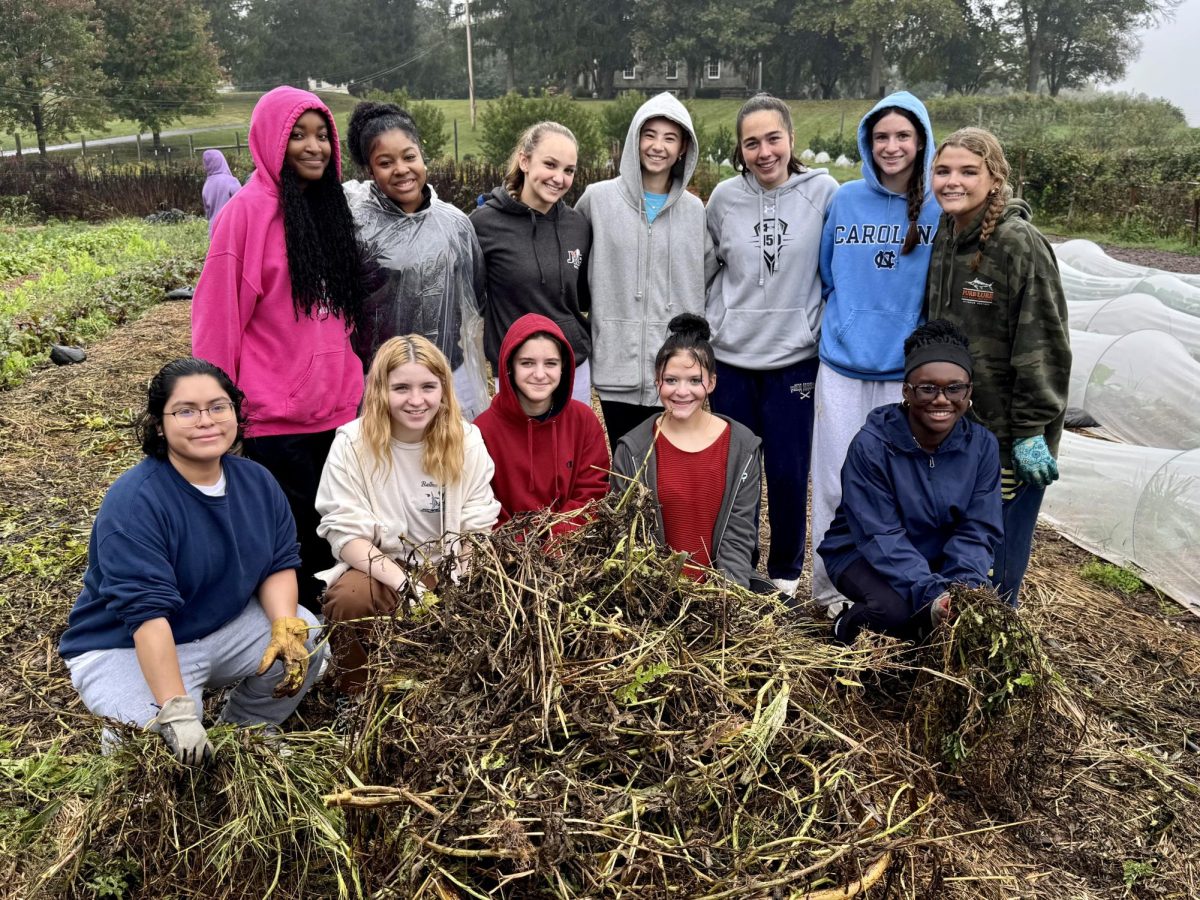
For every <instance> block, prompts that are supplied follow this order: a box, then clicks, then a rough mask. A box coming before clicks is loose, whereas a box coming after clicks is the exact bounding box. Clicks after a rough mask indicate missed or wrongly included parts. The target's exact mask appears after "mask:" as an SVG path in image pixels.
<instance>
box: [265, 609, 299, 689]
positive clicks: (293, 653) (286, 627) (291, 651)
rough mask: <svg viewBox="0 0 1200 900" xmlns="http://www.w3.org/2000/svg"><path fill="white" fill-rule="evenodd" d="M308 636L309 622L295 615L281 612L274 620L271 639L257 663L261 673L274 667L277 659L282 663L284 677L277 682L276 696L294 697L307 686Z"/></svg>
mask: <svg viewBox="0 0 1200 900" xmlns="http://www.w3.org/2000/svg"><path fill="white" fill-rule="evenodd" d="M307 637H308V623H307V622H305V621H304V620H303V619H297V618H295V617H294V616H280V617H279V618H278V619H276V620H275V621H274V622H272V623H271V641H270V643H269V644H267V652H266V653H264V654H263V658H262V662H261V663H259V666H258V674H259V675H262V674H263V673H265V672H266V671H267V669H269V668H271V664H272V663H274V662H275V660H277V659H278V660H279V661H280V662H282V663H283V678H281V679H280V680H279V684H277V685H275V690H274V691H273V693H274V695H275V696H276V697H294V696H295V695H296V692H297V691H298V690H300V688H301V687H303V686H304V678H305V676H307V675H308V648H307V647H305V646H304V641H305V639H306V638H307Z"/></svg>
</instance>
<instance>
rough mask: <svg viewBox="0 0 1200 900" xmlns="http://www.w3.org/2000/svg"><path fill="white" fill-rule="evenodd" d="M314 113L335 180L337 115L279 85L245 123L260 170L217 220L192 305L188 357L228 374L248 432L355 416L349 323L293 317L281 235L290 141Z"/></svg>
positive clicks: (357, 368) (317, 425)
mask: <svg viewBox="0 0 1200 900" xmlns="http://www.w3.org/2000/svg"><path fill="white" fill-rule="evenodd" d="M310 109H315V110H317V111H318V112H321V113H323V114H324V115H325V118H326V120H327V121H328V122H329V127H330V135H329V137H330V143H331V145H332V149H333V153H332V156H331V157H330V159H329V164H330V165H332V166H336V167H337V168H336V169H335V171H336V172H337V174H338V178H339V180H340V178H341V173H342V164H341V151H340V145H339V144H338V137H337V131H336V129H335V128H334V126H333V115H332V114H331V113H330V112H329V109H328V107H326V106H325V104H324V103H322V102H321V99H320V98H319V97H318V96H317V95H316V94H310V93H309V92H308V91H302V90H299V89H298V88H294V87H287V86H284V87H277V88H275V89H274V90H272V91H269V92H267V93H266V94H263V96H262V98H261V99H259V101H258V103H257V104H256V105H255V107H254V112H253V114H252V115H251V117H250V139H249V142H248V143H249V144H250V153H251V155H252V156H253V157H254V164H255V166H256V167H257V168H256V169H255V170H254V174H253V175H252V176H250V180H249V182H247V183H246V186H245V187H244V188H242V189H241V190H240V191H238V192H237V193H236V194H234V196H233V198H232V199H231V200H230V201H229V202H228V203H227V204H225V207H224V209H222V210H221V216H220V219H219V220H218V221H217V222H216V223H215V227H214V230H213V236H212V243H211V244H209V248H208V258H207V259H205V261H204V269H203V271H202V272H201V274H200V281H199V283H198V284H197V285H196V295H195V298H194V299H193V301H192V354H193V355H194V356H198V357H200V358H201V359H207V360H208V361H209V362H211V363H214V364H216V365H218V366H220V367H221V368H222V369H224V370H225V371H226V372H227V373H228V374H229V377H230V378H232V379H233V380H234V383H236V384H237V386H238V387H239V388H241V389H242V390H243V391H244V392H245V394H246V405H245V408H246V416H247V419H248V423H247V426H246V434H247V435H248V436H250V437H267V436H270V435H277V434H314V433H316V432H319V431H328V430H329V429H331V428H337V427H338V426H339V425H344V424H345V423H346V422H349V421H350V420H351V419H353V418H354V415H355V409H356V408H357V406H358V401H359V399H360V398H361V397H362V391H363V370H362V363H361V362H359V359H358V357H357V356H356V355H355V353H354V350H353V349H352V348H351V346H350V337H349V334H348V333H347V326H346V323H345V322H343V321H342V320H341V319H340V318H337V317H335V316H331V315H328V314H321V313H319V312H317V311H314V312H313V315H312V316H306V315H304V314H303V313H301V314H300V317H299V318H297V317H296V313H295V308H294V306H293V304H292V280H291V276H290V275H289V273H288V259H287V246H286V245H285V244H284V238H283V206H282V203H281V202H280V184H279V174H280V172H282V171H283V164H284V156H285V153H286V151H287V145H288V136H289V135H290V134H291V131H292V126H293V125H294V124H295V123H296V120H297V119H299V118H300V116H302V115H304V113H306V112H308V110H310Z"/></svg>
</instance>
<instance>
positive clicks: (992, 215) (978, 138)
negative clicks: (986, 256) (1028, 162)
mask: <svg viewBox="0 0 1200 900" xmlns="http://www.w3.org/2000/svg"><path fill="white" fill-rule="evenodd" d="M947 147H960V148H962V149H963V150H966V151H967V152H968V153H971V154H974V155H975V156H978V157H979V158H980V159H982V160H983V167H984V168H985V169H986V170H987V173H988V174H989V175H991V176H992V179H993V180H994V181H995V182H996V183H995V184H994V185H993V186H992V189H991V190H990V191H988V200H987V209H986V211H985V212H984V214H983V226H982V227H981V228H980V230H979V250H977V251H976V253H975V256H974V257H973V258H972V259H971V271H972V272H975V271H977V270H978V269H979V265H980V263H982V262H983V249H984V246H985V245H986V244H987V242H988V240H989V239H990V238H991V236H992V232H993V231H995V230H996V225H997V224H998V223H999V222H1000V215H1001V213H1003V212H1004V207H1005V206H1007V205H1008V201H1009V200H1010V199H1011V198H1012V194H1013V191H1012V186H1011V185H1010V184H1009V183H1008V178H1009V175H1010V174H1011V173H1012V168H1011V167H1010V166H1009V164H1008V160H1007V159H1006V158H1005V156H1004V148H1003V147H1001V146H1000V141H999V140H998V139H997V138H996V136H995V135H994V134H992V133H991V132H990V131H987V130H985V129H983V128H960V129H959V130H958V131H956V132H954V133H953V134H951V135H950V136H949V137H948V138H946V139H945V140H944V141H942V143H941V146H939V147H938V156H940V155H941V153H942V151H943V150H945V149H946V148H947ZM934 162H935V163H936V162H937V156H935V157H934Z"/></svg>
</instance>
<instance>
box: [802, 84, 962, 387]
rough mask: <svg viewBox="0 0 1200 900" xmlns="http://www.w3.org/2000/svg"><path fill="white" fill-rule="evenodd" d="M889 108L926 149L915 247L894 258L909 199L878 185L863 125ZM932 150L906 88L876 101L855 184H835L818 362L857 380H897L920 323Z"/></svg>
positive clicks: (929, 238)
mask: <svg viewBox="0 0 1200 900" xmlns="http://www.w3.org/2000/svg"><path fill="white" fill-rule="evenodd" d="M889 106H895V107H899V108H901V109H906V110H909V111H910V112H912V113H914V114H915V115H916V116H917V118H918V120H919V121H920V122H921V125H922V128H923V130H924V132H925V134H924V144H925V152H924V159H923V161H922V164H923V167H924V170H925V202H924V205H923V206H922V207H921V215H920V217H919V218H918V219H917V227H918V228H919V229H920V231H919V238H918V241H917V245H916V246H915V247H913V249H912V250H911V251H909V252H908V253H907V254H905V255H903V256H902V255H901V254H900V248H901V246H902V245H903V243H904V236H905V234H906V233H907V232H908V198H907V197H906V196H905V195H904V194H895V193H892V192H891V191H889V190H888V189H887V188H885V187H884V186H883V184H881V183H880V181H879V175H878V173H877V172H876V171H875V160H874V157H873V156H872V154H871V135H870V134H869V133H868V131H867V120H868V119H870V118H871V115H872V114H874V113H875V112H876V110H880V109H884V108H886V107H889ZM936 151H937V146H936V144H935V141H934V137H933V129H932V127H931V126H930V124H929V113H927V112H926V111H925V106H924V104H922V103H921V101H920V100H918V99H917V98H916V97H914V96H913V95H912V94H910V93H908V91H899V92H897V93H895V94H891V95H889V96H887V97H884V98H883V99H882V100H880V101H879V102H878V103H877V104H875V107H874V108H873V109H872V110H871V112H869V113H867V115H865V116H864V117H863V120H862V122H860V123H859V126H858V152H859V155H860V156H861V157H862V161H863V163H862V173H863V178H862V180H861V181H852V182H850V183H848V184H844V185H842V188H841V190H839V191H838V192H837V194H835V195H834V198H833V205H832V206H831V207H830V208H829V215H828V217H827V218H826V219H825V229H824V231H823V232H822V234H821V281H822V283H823V285H824V295H825V301H826V304H825V318H824V321H823V322H822V323H821V347H820V355H821V363H822V364H823V365H827V366H829V367H830V368H832V369H833V370H834V371H836V372H838V373H839V374H841V375H844V376H846V377H847V378H857V379H859V380H860V381H900V380H902V379H903V378H904V349H903V343H904V339H905V337H907V336H908V335H909V334H910V333H911V332H912V330H913V329H914V328H916V327H917V325H919V324H920V322H921V307H922V304H923V302H924V299H925V277H926V274H927V273H928V271H929V255H930V251H931V245H932V243H933V235H934V233H935V232H936V231H937V221H938V215H939V214H940V212H941V210H940V209H939V208H938V205H937V202H936V201H935V200H934V199H933V194H932V192H931V190H930V170H931V169H932V167H933V156H934V153H935V152H936Z"/></svg>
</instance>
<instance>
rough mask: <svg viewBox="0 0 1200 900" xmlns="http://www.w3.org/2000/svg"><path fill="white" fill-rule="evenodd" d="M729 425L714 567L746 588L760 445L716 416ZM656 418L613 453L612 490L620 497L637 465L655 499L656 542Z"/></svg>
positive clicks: (747, 431)
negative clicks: (643, 465) (643, 464)
mask: <svg viewBox="0 0 1200 900" xmlns="http://www.w3.org/2000/svg"><path fill="white" fill-rule="evenodd" d="M718 418H720V419H724V420H725V421H726V422H728V423H729V427H730V429H731V431H730V433H729V465H728V466H727V467H726V470H725V494H724V496H722V498H721V510H720V513H719V514H718V515H717V524H716V527H715V528H714V529H713V540H712V547H713V552H712V560H713V567H714V568H716V569H720V570H721V571H722V572H724V573H725V575H727V576H728V577H729V578H730V579H731V580H733V581H736V582H737V583H738V584H740V585H741V586H742V587H749V586H750V576H751V575H752V574H753V572H754V567H753V565H752V563H751V560H752V559H753V555H754V548H755V547H757V546H758V530H757V528H756V527H755V521H756V518H757V517H756V516H755V511H756V510H757V509H758V504H759V500H760V497H761V490H762V485H761V481H760V478H761V473H762V441H760V440H759V439H758V438H757V437H755V435H754V432H752V431H751V430H750V429H749V428H746V427H745V426H744V425H742V424H740V423H738V422H735V421H734V420H733V419H730V418H728V417H727V416H721V415H718ZM657 422H658V416H657V415H655V416H651V417H650V418H648V419H646V421H645V422H643V423H642V424H641V425H639V426H638V427H637V428H635V429H633V431H631V432H629V433H628V434H627V435H625V437H623V438H621V441H620V443H619V444H617V449H616V451H615V452H614V453H613V473H614V474H615V475H616V476H617V477H615V478H613V479H612V480H611V490H612V491H613V492H614V493H621V492H623V491H624V490H625V488H626V487H628V485H629V482H630V481H631V480H633V479H634V478H636V477H637V474H638V469H639V468H641V467H642V463H643V461H645V462H646V465H645V467H644V468H642V473H641V478H640V481H641V483H642V484H643V485H645V486H646V488H648V489H649V491H650V493H651V494H652V495H653V497H654V508H655V519H656V521H657V525H658V539H659V540H660V541H664V540H665V538H664V535H665V534H666V530H665V529H664V528H663V520H662V507H661V506H660V505H659V503H658V465H657V460H656V459H655V458H654V456H653V453H654V428H655V425H656V424H657Z"/></svg>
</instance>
